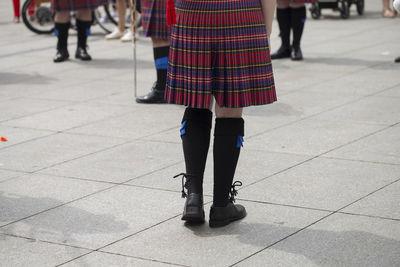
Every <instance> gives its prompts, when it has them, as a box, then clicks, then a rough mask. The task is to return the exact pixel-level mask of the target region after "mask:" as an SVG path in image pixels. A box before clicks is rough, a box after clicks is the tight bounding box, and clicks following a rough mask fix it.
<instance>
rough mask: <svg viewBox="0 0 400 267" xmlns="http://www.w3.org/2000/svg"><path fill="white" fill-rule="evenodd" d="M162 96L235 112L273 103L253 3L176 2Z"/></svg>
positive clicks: (260, 22) (259, 16)
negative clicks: (213, 103) (232, 109)
mask: <svg viewBox="0 0 400 267" xmlns="http://www.w3.org/2000/svg"><path fill="white" fill-rule="evenodd" d="M175 7H176V13H177V24H176V25H174V26H173V27H172V28H171V46H170V54H169V62H168V75H167V86H166V91H165V98H166V99H167V101H168V102H169V103H173V104H181V105H185V106H189V107H193V108H208V107H209V105H210V102H211V100H212V98H215V99H216V102H217V103H218V105H219V106H222V107H230V108H238V107H246V106H251V105H263V104H268V103H272V102H274V101H276V93H275V84H274V76H273V72H272V65H271V58H270V50H269V45H268V39H267V31H266V26H265V23H264V17H263V13H262V10H261V5H260V2H259V0H176V2H175Z"/></svg>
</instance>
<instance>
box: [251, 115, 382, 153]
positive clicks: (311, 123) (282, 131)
mask: <svg viewBox="0 0 400 267" xmlns="http://www.w3.org/2000/svg"><path fill="white" fill-rule="evenodd" d="M383 127H384V126H378V125H366V124H358V123H354V122H347V121H323V120H317V119H313V118H312V119H305V120H301V121H298V122H295V123H293V124H290V125H286V126H284V127H281V128H278V129H274V130H272V131H268V132H266V133H264V134H262V135H259V136H256V137H254V138H251V139H247V148H249V149H256V150H264V151H275V152H287V153H297V154H304V155H319V154H321V153H325V152H328V151H329V150H331V149H334V148H336V147H339V146H342V145H345V144H347V143H349V142H351V141H354V140H357V139H359V138H361V137H363V136H366V135H368V134H370V133H373V132H375V131H378V130H379V129H382V128H383Z"/></svg>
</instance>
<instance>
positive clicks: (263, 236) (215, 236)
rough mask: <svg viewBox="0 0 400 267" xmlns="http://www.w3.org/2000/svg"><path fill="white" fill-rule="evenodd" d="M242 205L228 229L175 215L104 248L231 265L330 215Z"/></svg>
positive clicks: (196, 263) (178, 260) (201, 263)
mask: <svg viewBox="0 0 400 267" xmlns="http://www.w3.org/2000/svg"><path fill="white" fill-rule="evenodd" d="M242 204H244V205H245V206H246V208H247V211H248V216H247V217H246V218H245V219H243V220H242V221H240V222H236V223H232V224H230V225H229V226H227V227H224V228H217V229H215V228H209V227H208V224H203V225H200V226H184V225H183V223H182V222H181V220H180V218H175V219H173V220H170V221H167V222H165V223H162V224H160V225H158V226H156V227H153V228H151V229H148V230H146V231H144V232H141V233H138V234H136V235H134V236H132V237H129V238H127V239H124V240H122V241H120V242H117V243H115V244H113V245H111V246H108V247H106V248H104V249H102V250H104V251H109V252H115V253H122V254H125V255H131V256H135V257H144V258H151V259H154V260H159V261H167V262H171V261H173V262H175V263H178V264H183V265H189V266H229V265H230V264H232V263H235V262H237V261H238V260H240V259H241V258H243V257H245V256H247V255H250V254H251V253H254V252H255V251H257V250H259V249H261V248H263V247H265V246H268V245H270V244H272V243H274V242H276V241H278V240H279V239H281V238H283V237H285V236H287V235H290V234H291V233H293V232H295V231H296V230H297V227H299V228H301V227H304V226H306V225H308V224H310V223H312V222H313V221H316V220H318V219H319V218H321V217H323V216H324V215H326V213H325V212H320V211H313V210H304V209H296V208H289V207H278V206H272V205H263V204H257V203H250V202H246V203H242ZM207 209H208V207H207ZM171 244H174V245H173V246H171ZM188 248H190V249H188ZM178 255H179V256H178ZM216 259H218V260H216Z"/></svg>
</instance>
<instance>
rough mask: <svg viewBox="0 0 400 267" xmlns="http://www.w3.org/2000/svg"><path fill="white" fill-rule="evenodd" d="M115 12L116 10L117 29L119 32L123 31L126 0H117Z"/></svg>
mask: <svg viewBox="0 0 400 267" xmlns="http://www.w3.org/2000/svg"><path fill="white" fill-rule="evenodd" d="M117 12H118V29H119V31H120V32H124V31H125V19H126V18H125V15H126V1H125V0H117Z"/></svg>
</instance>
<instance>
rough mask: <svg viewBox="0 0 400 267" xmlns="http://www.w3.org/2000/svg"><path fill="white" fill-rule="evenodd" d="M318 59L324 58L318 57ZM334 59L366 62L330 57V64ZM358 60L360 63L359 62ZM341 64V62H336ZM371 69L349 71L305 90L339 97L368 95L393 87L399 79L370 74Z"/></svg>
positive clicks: (343, 61) (351, 62) (349, 62)
mask: <svg viewBox="0 0 400 267" xmlns="http://www.w3.org/2000/svg"><path fill="white" fill-rule="evenodd" d="M318 60H322V59H321V58H320V57H318ZM333 60H337V61H339V60H342V64H360V65H364V62H363V61H361V60H357V59H354V58H341V59H340V58H339V59H338V58H336V59H330V61H329V64H335V63H333V62H332V61H333ZM357 62H358V63H357ZM336 64H337V65H339V62H338V63H336ZM370 74H371V69H364V70H362V71H358V72H355V73H349V74H346V75H343V76H342V77H338V78H337V79H332V80H330V81H329V82H326V83H323V84H317V85H313V86H309V87H306V88H303V89H302V91H304V92H316V93H321V92H325V93H327V94H330V95H332V96H333V95H334V96H335V97H337V96H338V95H339V96H341V97H345V96H355V95H359V96H366V95H371V94H375V93H378V92H381V91H383V90H385V89H387V88H391V87H393V86H395V85H397V84H399V81H398V80H396V79H387V78H386V77H384V76H375V75H370Z"/></svg>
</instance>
